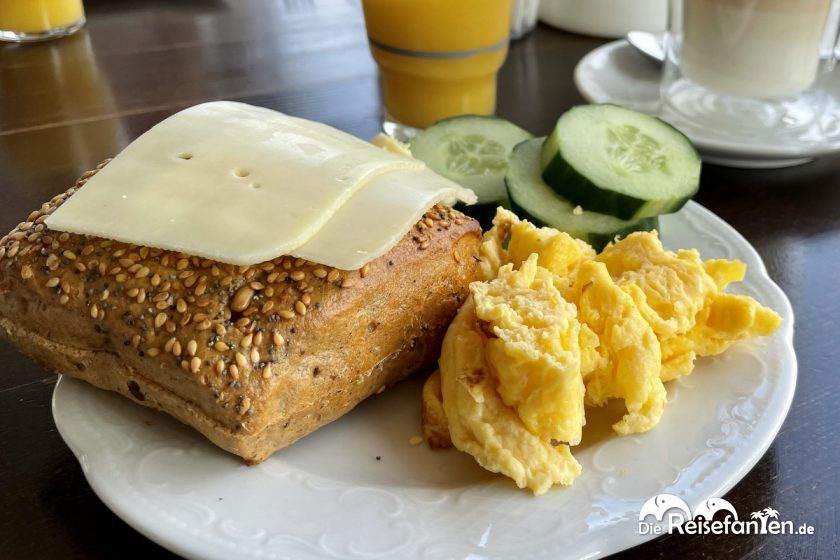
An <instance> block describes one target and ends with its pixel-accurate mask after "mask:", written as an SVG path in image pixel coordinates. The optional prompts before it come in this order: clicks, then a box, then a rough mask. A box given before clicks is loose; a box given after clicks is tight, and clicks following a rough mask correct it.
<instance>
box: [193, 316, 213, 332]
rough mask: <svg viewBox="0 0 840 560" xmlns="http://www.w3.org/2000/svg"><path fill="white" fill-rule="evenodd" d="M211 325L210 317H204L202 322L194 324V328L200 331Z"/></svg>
mask: <svg viewBox="0 0 840 560" xmlns="http://www.w3.org/2000/svg"><path fill="white" fill-rule="evenodd" d="M212 325H213V322H212V321H210V319H205V320H203V321H202V322H200V323H199V324H198V325H197V326H196V329H198V330H200V331H206V330H207V329H209V328H210V327H211V326H212Z"/></svg>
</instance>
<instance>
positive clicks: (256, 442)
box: [0, 164, 481, 463]
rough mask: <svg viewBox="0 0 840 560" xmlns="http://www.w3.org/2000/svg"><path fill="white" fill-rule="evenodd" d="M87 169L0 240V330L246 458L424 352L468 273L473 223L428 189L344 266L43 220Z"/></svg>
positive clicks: (413, 363) (434, 343) (356, 398)
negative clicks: (236, 261)
mask: <svg viewBox="0 0 840 560" xmlns="http://www.w3.org/2000/svg"><path fill="white" fill-rule="evenodd" d="M103 165H104V164H103ZM101 167H102V165H100V167H99V168H100V169H101ZM93 173H95V171H91V172H87V173H85V174H84V175H83V176H82V178H81V179H80V180H79V181H78V182H77V183H76V186H74V187H73V188H71V189H69V190H68V191H67V192H66V193H64V194H62V195H59V196H56V197H55V198H53V199H52V200H51V201H50V202H49V203H46V204H44V205H43V206H42V207H41V209H40V210H37V211H35V212H32V213H31V214H30V215H29V217H28V218H27V219H26V221H24V222H22V223H21V224H20V225H18V227H16V228H15V229H14V230H13V231H12V232H10V233H9V234H8V235H7V236H5V237H3V238H2V240H0V334H2V335H4V336H5V337H7V338H8V339H9V340H10V341H11V342H12V343H14V344H16V345H17V346H18V347H19V348H20V349H21V350H22V351H23V352H24V353H26V354H28V355H29V356H31V357H32V358H34V359H35V360H36V361H37V362H39V363H41V364H42V365H44V366H45V367H47V368H49V369H51V370H55V371H57V372H59V373H62V374H65V375H68V376H70V377H75V378H78V379H82V380H84V381H87V382H88V383H91V384H93V385H95V386H97V387H100V388H102V389H108V390H111V391H116V392H118V393H120V394H122V395H124V396H126V397H128V398H130V399H132V400H133V401H134V402H136V403H139V404H141V405H144V406H148V407H151V408H156V409H158V410H161V411H163V412H166V413H167V414H169V415H171V416H173V417H175V418H177V419H178V420H180V421H181V422H183V423H185V424H187V425H189V426H192V427H193V428H195V429H196V430H198V431H199V432H201V433H202V434H204V435H205V436H206V437H207V438H208V439H210V440H211V441H212V442H213V443H215V444H216V445H218V446H219V447H221V448H223V449H225V450H227V451H230V452H231V453H235V454H236V455H239V456H241V457H243V458H244V459H245V460H246V461H247V462H249V463H258V462H260V461H263V460H265V459H266V458H267V457H269V456H270V455H271V454H272V453H274V452H275V451H276V450H278V449H280V448H282V447H285V446H287V445H290V444H292V443H293V442H295V441H296V440H297V439H298V438H300V437H303V436H305V435H306V434H308V433H310V432H312V431H313V430H315V429H317V428H318V427H320V426H323V425H324V424H326V423H328V422H331V421H333V420H335V419H336V418H338V417H340V416H341V415H343V414H344V413H346V412H348V411H349V410H350V409H352V408H353V407H354V406H355V405H356V404H358V403H359V402H361V401H362V400H363V399H365V398H366V397H368V396H369V395H371V394H372V393H375V392H377V391H378V390H380V389H382V388H384V387H385V386H388V385H390V384H392V383H394V382H396V381H398V380H400V379H402V378H403V377H405V376H406V375H408V374H410V373H412V372H414V371H416V370H418V369H420V368H423V367H424V366H427V365H428V364H431V363H432V362H434V361H435V360H436V359H437V357H438V355H439V350H440V343H441V340H442V338H443V334H444V333H445V331H446V328H447V326H448V324H449V322H450V321H451V319H452V318H453V317H454V316H455V313H456V312H457V310H458V308H459V307H460V305H461V302H462V301H463V300H464V299H465V297H466V295H467V291H468V284H469V282H471V281H472V280H475V279H477V257H476V254H477V251H478V246H479V243H480V239H481V231H480V228H479V226H478V224H477V222H475V221H474V220H473V219H471V218H468V217H466V216H464V215H463V214H461V213H460V212H457V211H454V210H452V209H450V208H447V207H444V206H440V205H439V206H436V207H434V208H432V209H430V210H429V211H428V212H427V213H426V214H425V216H424V217H423V219H421V220H420V221H419V222H418V223H417V224H416V225H415V226H414V227H413V228H412V230H411V231H410V232H408V233H407V234H406V236H405V237H404V238H403V239H402V241H401V242H400V243H399V244H398V245H397V246H396V247H394V248H393V249H392V250H391V251H390V252H389V253H388V254H386V255H384V256H382V257H380V258H378V259H376V260H374V261H372V262H370V263H369V264H367V265H365V266H364V267H363V268H362V269H360V270H356V271H349V272H348V271H341V270H337V269H330V268H326V267H322V266H320V265H318V264H316V263H311V262H306V261H303V260H301V259H294V258H290V257H279V258H276V259H274V260H272V261H269V262H265V263H262V264H259V265H253V266H248V267H238V266H233V265H227V264H222V263H218V262H214V261H210V260H206V259H200V258H197V257H192V256H189V255H184V254H179V253H173V252H170V251H163V250H159V249H153V248H149V247H141V246H136V245H129V244H125V243H119V242H116V241H111V240H106V239H101V238H96V237H89V236H83V235H75V234H69V233H60V232H56V231H50V230H49V229H48V228H47V227H46V226H45V225H44V224H43V221H44V219H45V218H46V217H47V215H49V213H50V212H52V211H53V210H54V209H55V208H57V207H58V206H59V205H60V204H61V203H62V202H63V201H64V200H65V199H66V198H67V197H69V196H71V195H72V194H73V193H74V192H75V191H76V190H77V189H78V188H80V187H82V186H83V185H84V183H85V181H86V180H87V178H89V177H90V176H91V175H92V174H93ZM359 227H364V224H359Z"/></svg>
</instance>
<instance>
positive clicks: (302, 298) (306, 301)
mask: <svg viewBox="0 0 840 560" xmlns="http://www.w3.org/2000/svg"><path fill="white" fill-rule="evenodd" d="M300 301H302V302H303V304H304V305H309V304H310V303H311V302H312V296H310V295H309V294H303V295H302V296H300Z"/></svg>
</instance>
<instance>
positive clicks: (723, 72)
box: [661, 0, 840, 143]
mask: <svg viewBox="0 0 840 560" xmlns="http://www.w3.org/2000/svg"><path fill="white" fill-rule="evenodd" d="M838 19H840V0H671V4H670V11H669V27H668V34H667V37H666V55H667V56H666V60H665V66H664V70H663V75H662V82H661V94H662V100H663V109H662V111H663V115H664V116H666V117H668V118H670V119H671V120H672V121H674V122H676V123H679V122H681V121H688V122H690V123H691V124H693V125H695V126H701V127H706V128H711V129H717V130H725V131H726V132H727V134H728V135H729V136H730V138H731V140H732V141H733V142H739V141H742V142H752V143H755V142H760V141H761V140H762V139H767V138H768V135H772V137H773V138H776V139H778V138H779V137H780V136H781V137H785V138H787V139H790V140H794V141H799V140H800V139H801V141H803V142H807V141H821V140H822V139H825V138H827V137H830V136H832V135H835V136H836V135H837V134H838V133H840V110H837V107H838V106H840V100H838V99H837V96H838V94H840V87H838V85H840V84H838V79H837V75H836V74H837V72H835V71H834V69H835V66H836V55H837V40H838Z"/></svg>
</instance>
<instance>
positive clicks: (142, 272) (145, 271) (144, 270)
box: [134, 266, 151, 278]
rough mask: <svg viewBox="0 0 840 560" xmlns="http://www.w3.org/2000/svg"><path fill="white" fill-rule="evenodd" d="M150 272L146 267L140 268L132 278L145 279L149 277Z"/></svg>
mask: <svg viewBox="0 0 840 560" xmlns="http://www.w3.org/2000/svg"><path fill="white" fill-rule="evenodd" d="M150 272H151V271H150V270H149V267H148V266H141V267H140V268H139V269H137V272H135V273H134V277H135V278H145V277H146V276H148V275H149V273H150Z"/></svg>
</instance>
